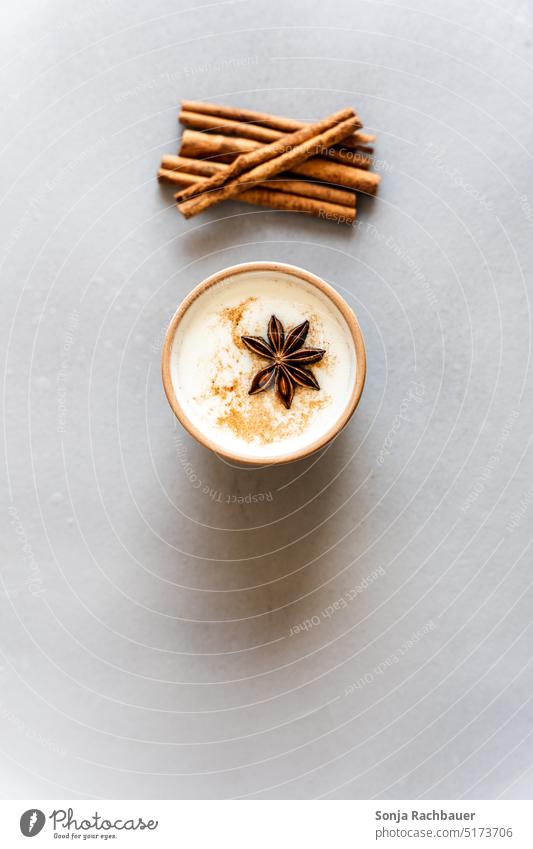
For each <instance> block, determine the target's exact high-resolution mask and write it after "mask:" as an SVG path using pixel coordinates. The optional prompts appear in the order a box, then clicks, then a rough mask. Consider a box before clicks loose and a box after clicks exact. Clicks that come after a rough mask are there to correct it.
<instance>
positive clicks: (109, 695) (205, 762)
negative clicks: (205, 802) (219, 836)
mask: <svg viewBox="0 0 533 849" xmlns="http://www.w3.org/2000/svg"><path fill="white" fill-rule="evenodd" d="M528 5H529V4H527V3H526V2H521V0H506V2H503V0H499V1H498V2H490V1H489V0H472V2H471V3H464V2H459V0H429V2H426V0H391V2H381V0H380V1H379V2H378V0H370V2H365V0H338V2H336V3H334V4H331V3H318V2H303V0H293V2H291V3H288V2H282V0H269V2H268V3H267V2H260V0H243V2H211V3H191V4H190V5H187V3H186V2H185V0H177V2H170V1H169V0H155V2H154V1H152V2H150V3H148V2H144V3H142V2H139V0H133V2H132V0H127V2H126V0H113V2H111V0H94V2H91V3H89V4H86V3H82V2H81V0H75V2H71V0H46V2H43V0H40V2H35V0H34V2H28V3H24V4H20V3H14V2H12V3H11V5H10V7H9V9H8V12H9V14H8V20H7V24H6V25H5V27H4V29H3V32H2V34H1V40H2V47H3V53H2V55H3V64H4V69H3V74H2V78H1V83H0V85H1V90H2V98H1V109H2V129H3V132H2V135H3V141H2V153H1V164H2V168H1V177H0V179H1V201H0V210H1V216H2V233H3V238H2V244H1V251H0V253H1V263H2V278H3V280H2V300H3V306H2V310H1V315H0V321H1V324H2V333H1V345H2V353H3V367H2V378H3V413H4V416H5V428H4V430H3V447H4V449H5V451H3V452H2V464H3V467H4V468H3V472H4V476H3V480H5V482H6V486H5V487H4V488H3V493H2V498H3V507H2V514H1V515H2V517H3V525H4V527H5V531H4V533H3V534H2V543H1V544H2V572H1V580H2V583H1V588H0V589H1V599H0V600H1V610H2V612H1V619H0V651H1V654H0V724H1V737H2V739H1V742H0V749H1V758H0V793H1V794H2V795H3V796H4V797H33V798H37V797H46V798H57V797H73V798H78V797H80V798H81V797H104V798H105V797H107V798H113V797H119V798H144V797H146V798H196V797H198V798H226V797H253V798H314V797H326V798H371V797H374V796H376V797H384V798H391V799H393V798H416V797H422V798H461V797H465V798H492V797H494V798H495V797H499V796H501V797H505V798H525V797H528V796H530V795H531V789H532V784H533V734H532V729H533V725H532V703H531V697H532V683H533V668H532V665H531V630H530V625H531V619H532V616H531V599H532V591H531V584H532V580H533V576H532V574H531V562H532V556H531V519H532V516H533V486H532V483H531V481H532V477H533V456H532V449H531V444H530V443H531V417H532V412H533V399H532V381H531V373H530V353H531V350H530V343H531V312H530V300H529V299H530V290H531V286H530V280H531V274H532V271H533V267H532V259H533V252H532V248H531V245H532V243H533V238H532V237H533V189H532V176H531V174H532V172H531V153H530V151H531V147H532V143H533V122H532V120H531V115H532V98H531V91H532V77H533V75H532V64H531V61H532V60H531V57H532V43H533V31H532V25H533V13H532V10H531V6H529V8H528ZM187 97H188V98H197V99H212V100H218V101H219V102H222V103H225V102H227V103H233V104H235V105H243V106H249V107H252V108H253V107H255V108H261V109H263V110H265V111H270V112H276V113H279V114H286V115H291V116H296V117H300V118H302V119H307V118H318V117H321V116H323V115H324V114H328V113H330V112H332V111H333V110H334V109H337V108H340V107H341V106H344V105H346V104H353V105H354V106H355V107H356V108H357V109H358V111H359V112H360V114H361V116H362V117H363V119H364V121H365V126H367V127H368V128H369V129H370V130H371V131H375V132H377V133H378V135H379V140H378V144H377V148H376V159H377V163H376V164H377V167H378V168H379V170H380V171H381V173H382V175H383V183H382V191H381V192H380V194H379V198H377V199H376V200H375V201H370V200H368V199H366V200H365V201H362V202H361V203H360V212H359V223H358V226H357V227H356V228H355V229H350V228H346V227H341V226H336V225H334V224H330V223H327V222H324V221H318V220H309V219H307V218H306V217H304V216H302V217H299V216H296V215H293V214H284V213H276V212H272V211H268V210H261V209H253V208H251V207H247V206H244V205H241V204H238V203H229V204H227V205H225V206H224V207H220V208H217V209H213V210H211V211H209V212H208V213H207V214H205V215H204V216H202V217H201V218H198V219H195V220H194V221H190V222H186V221H184V220H183V219H182V218H181V217H180V216H179V215H178V213H177V212H176V211H175V209H174V208H173V205H172V196H171V193H170V192H169V191H168V190H166V189H162V188H161V187H159V186H158V185H157V182H156V180H155V178H154V174H155V170H156V167H157V165H158V160H159V157H160V155H161V154H162V153H163V152H174V151H175V150H176V148H177V140H178V135H179V129H178V126H177V124H176V115H177V109H178V101H179V100H180V99H181V98H187ZM253 259H277V260H282V261H288V262H292V263H294V264H297V265H301V266H304V267H306V268H308V269H310V270H312V271H314V272H315V273H317V274H319V275H321V276H323V277H325V278H326V279H328V280H329V281H330V282H331V283H332V284H333V285H335V286H336V287H337V288H338V289H339V290H340V291H341V292H342V293H343V294H344V296H345V297H346V298H347V300H348V301H349V303H350V304H351V305H352V306H353V307H354V308H355V310H356V311H357V313H358V316H359V318H360V322H361V325H362V329H363V332H364V335H365V339H366V345H367V353H368V378H367V385H366V388H365V391H364V395H363V399H362V402H361V405H360V407H359V409H358V411H357V413H356V416H355V417H354V419H353V420H352V422H351V423H350V425H349V427H348V428H347V429H346V430H345V432H344V433H343V434H342V435H341V436H340V438H339V439H337V441H336V442H335V443H334V444H333V445H331V446H330V447H329V448H328V449H327V450H325V451H323V453H321V454H320V455H318V456H315V457H313V458H312V459H311V460H308V461H305V462H300V463H298V464H296V465H291V466H287V467H283V468H272V469H268V468H267V469H262V470H246V469H242V468H233V467H232V466H231V465H230V464H228V463H226V462H223V461H222V460H220V459H218V458H217V457H216V456H214V455H211V454H210V453H208V452H207V451H206V450H204V449H203V448H201V447H200V446H199V445H197V444H196V443H195V442H194V441H193V440H192V439H191V438H189V437H188V435H187V434H186V433H185V432H184V431H183V430H182V429H181V428H180V427H179V425H178V424H177V423H176V422H175V420H174V419H173V416H172V413H171V412H170V410H169V408H168V406H167V404H166V401H165V398H164V395H163V392H162V388H161V383H160V375H159V362H160V345H161V338H162V335H163V333H164V330H165V327H166V325H167V323H168V321H169V318H170V316H171V315H172V313H173V311H174V310H175V308H176V306H177V304H178V303H179V301H180V300H181V299H182V297H183V296H184V295H185V294H186V293H187V292H189V290H190V289H191V288H192V287H193V286H194V285H195V284H196V283H197V282H198V281H199V280H201V279H202V278H203V277H205V276H206V275H207V274H209V273H211V272H214V271H216V270H218V269H220V268H222V267H224V266H226V265H230V264H233V263H236V262H242V261H246V260H253ZM252 496H260V497H258V499H257V500H255V499H254V498H252Z"/></svg>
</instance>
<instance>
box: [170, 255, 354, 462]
mask: <svg viewBox="0 0 533 849" xmlns="http://www.w3.org/2000/svg"><path fill="white" fill-rule="evenodd" d="M272 314H275V315H277V317H278V318H279V319H280V320H281V321H282V323H283V325H284V327H285V330H286V331H287V330H288V329H290V327H292V326H294V325H296V324H298V323H300V322H301V321H304V320H305V319H309V321H310V329H309V334H308V338H307V340H306V341H305V343H304V344H305V345H306V346H308V345H309V346H310V347H319V348H324V349H325V350H326V354H325V356H324V359H323V361H321V362H320V363H317V364H315V365H313V366H311V369H312V371H313V373H314V375H315V377H316V378H317V379H318V381H319V383H320V391H319V392H316V391H315V390H313V389H308V388H301V387H299V386H298V387H297V389H296V393H295V397H294V401H293V404H292V405H291V409H290V410H286V409H285V407H284V406H283V405H282V403H281V401H280V399H279V398H278V397H277V395H276V393H275V391H274V390H273V388H272V387H270V388H269V389H267V390H265V391H264V392H261V393H260V394H257V395H250V394H249V392H248V390H249V387H250V383H251V379H252V377H253V375H254V374H255V373H256V372H257V371H259V370H260V369H261V368H264V367H265V366H266V365H268V363H267V362H266V361H265V360H262V359H261V358H260V357H259V356H257V355H255V354H253V353H251V352H250V351H248V349H247V348H246V346H244V344H243V343H242V342H241V336H242V335H251V336H262V337H263V338H266V335H267V325H268V321H269V319H270V316H271V315H272ZM365 375H366V358H365V347H364V342H363V337H362V334H361V330H360V328H359V324H358V322H357V319H356V317H355V314H354V312H353V310H352V309H351V308H350V307H349V306H348V304H347V303H346V301H345V300H344V299H343V298H342V297H341V296H340V295H339V293H338V292H337V291H336V290H335V289H333V287H332V286H330V285H329V284H328V283H326V282H325V281H324V280H322V279H320V278H319V277H316V276H315V275H314V274H311V273H310V272H309V271H305V270H304V269H302V268H298V267H296V266H292V265H287V264H285V263H278V262H249V263H243V264H242V265H235V266H231V267H230V268H225V269H223V270H222V271H219V272H217V273H216V274H213V275H212V276H210V277H208V278H207V279H206V280H204V281H202V282H201V283H200V284H199V285H198V286H196V287H195V288H194V289H193V290H192V292H191V293H190V294H189V295H187V297H186V298H185V299H184V301H183V302H182V303H181V305H180V306H179V308H178V310H177V311H176V313H175V314H174V316H173V318H172V321H171V322H170V325H169V327H168V330H167V333H166V337H165V341H164V344H163V356H162V376H163V386H164V389H165V393H166V396H167V399H168V402H169V404H170V406H171V408H172V410H173V412H174V414H175V415H176V417H177V418H178V420H179V421H180V422H181V424H182V425H183V427H184V428H185V429H186V430H188V431H189V433H190V434H191V435H192V436H194V437H195V439H197V440H198V441H199V442H200V443H201V444H202V445H204V446H205V447H207V448H209V449H210V450H212V451H214V452H215V453H216V454H219V455H221V456H223V457H225V458H226V459H228V460H231V461H234V462H237V463H243V464H246V465H265V464H267V465H271V464H278V463H289V462H292V461H293V460H300V459H302V458H304V457H307V456H309V455H310V454H313V453H314V452H315V451H318V450H319V449H320V448H322V447H324V446H325V445H326V444H327V443H328V442H330V440H332V439H333V438H334V437H335V436H336V435H337V434H338V433H339V432H340V431H341V430H342V428H343V427H344V426H345V425H346V423H347V422H348V421H349V419H350V418H351V416H352V414H353V412H354V410H355V408H356V407H357V404H358V402H359V399H360V397H361V393H362V391H363V386H364V382H365Z"/></svg>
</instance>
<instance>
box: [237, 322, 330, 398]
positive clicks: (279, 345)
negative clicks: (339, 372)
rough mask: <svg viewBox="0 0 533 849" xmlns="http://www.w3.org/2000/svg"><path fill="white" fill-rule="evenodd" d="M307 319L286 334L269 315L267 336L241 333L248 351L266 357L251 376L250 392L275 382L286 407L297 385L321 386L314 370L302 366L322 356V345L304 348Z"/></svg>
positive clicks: (323, 352)
mask: <svg viewBox="0 0 533 849" xmlns="http://www.w3.org/2000/svg"><path fill="white" fill-rule="evenodd" d="M308 331H309V322H308V321H302V323H301V324H298V325H297V326H296V327H293V328H292V330H289V332H288V333H287V335H286V336H285V331H284V329H283V325H282V323H281V321H280V320H279V319H278V318H276V316H275V315H273V316H272V318H271V319H270V321H269V323H268V333H267V336H268V339H263V338H262V337H261V336H241V339H242V341H243V342H244V344H245V345H246V347H247V348H249V349H250V351H253V353H254V354H257V355H258V356H260V357H263V358H264V359H265V360H269V365H268V366H267V367H266V368H264V369H261V371H258V372H257V374H256V375H255V377H254V379H253V380H252V385H251V386H250V391H249V395H257V393H258V392H263V390H264V389H268V387H269V386H271V385H272V384H275V386H276V391H277V393H278V395H279V397H280V398H281V400H282V401H283V403H284V404H285V406H286V408H287V409H288V410H289V409H290V406H291V404H292V399H293V398H294V390H295V389H296V387H297V386H307V387H308V388H309V389H320V386H319V385H318V381H317V379H316V377H315V376H314V374H313V373H312V372H311V371H309V369H307V368H305V366H308V365H311V363H317V362H318V361H319V360H321V359H322V357H323V356H324V354H325V353H326V352H325V350H323V349H322V348H304V347H303V344H304V342H305V340H306V337H307V333H308Z"/></svg>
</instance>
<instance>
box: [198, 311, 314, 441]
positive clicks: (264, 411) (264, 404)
mask: <svg viewBox="0 0 533 849" xmlns="http://www.w3.org/2000/svg"><path fill="white" fill-rule="evenodd" d="M255 300H257V299H256V298H254V297H250V298H247V299H246V300H245V301H242V302H241V303H240V304H238V305H237V306H235V307H224V308H223V309H222V310H221V311H220V317H221V318H223V319H225V320H226V321H227V322H229V324H230V328H231V338H232V341H233V344H234V345H236V346H237V347H238V348H241V349H242V348H244V345H243V343H242V341H241V336H242V335H243V334H245V333H250V332H251V329H250V328H249V327H244V326H243V318H244V315H245V313H246V310H247V308H248V306H249V305H250V303H251V302H253V301H255ZM312 318H313V320H314V327H315V328H316V327H319V326H320V319H319V317H318V316H313V317H312ZM225 351H226V352H227V353H228V354H230V351H229V347H226V348H225ZM254 359H255V358H254ZM260 363H261V361H260V358H259V357H258V358H257V362H254V364H253V365H252V367H251V368H250V369H249V370H248V371H247V372H242V373H239V374H236V375H234V376H233V379H232V380H230V381H229V382H228V381H225V382H224V381H221V380H220V378H218V377H214V378H213V379H212V381H211V391H210V394H211V395H216V396H217V397H218V398H220V399H221V401H223V402H224V406H225V410H224V412H223V413H222V414H221V415H220V416H218V418H217V424H218V425H220V426H222V427H227V428H229V429H230V430H231V431H233V433H234V434H235V435H236V436H238V437H239V438H241V439H243V440H244V441H245V442H254V441H256V440H259V441H260V442H262V443H263V444H265V445H268V444H270V443H272V442H275V441H278V440H281V439H285V438H287V437H290V436H296V435H297V434H299V433H301V432H302V431H303V430H305V428H306V426H307V424H308V422H309V421H310V419H311V418H312V416H313V415H314V413H315V412H316V411H317V410H319V409H322V408H323V407H325V406H326V404H327V403H328V401H329V397H328V396H327V395H323V396H322V397H319V398H312V399H309V400H308V401H307V403H306V404H305V407H304V406H303V404H301V403H300V404H299V403H298V401H299V400H300V401H301V400H303V399H304V398H305V396H309V395H310V394H312V395H314V394H315V391H314V390H312V389H304V388H302V387H298V389H297V391H296V395H295V399H294V401H293V406H292V408H291V409H290V410H286V409H285V408H284V407H282V404H281V401H280V400H279V399H278V398H277V396H276V394H275V393H274V392H273V391H270V390H266V391H265V392H262V393H260V394H258V395H249V394H248V389H249V387H250V384H251V382H252V378H253V376H254V374H255V373H256V372H257V371H258V368H261V364H260ZM215 371H216V372H217V374H218V373H220V374H222V373H223V362H222V358H221V357H220V356H219V357H217V362H216V369H215Z"/></svg>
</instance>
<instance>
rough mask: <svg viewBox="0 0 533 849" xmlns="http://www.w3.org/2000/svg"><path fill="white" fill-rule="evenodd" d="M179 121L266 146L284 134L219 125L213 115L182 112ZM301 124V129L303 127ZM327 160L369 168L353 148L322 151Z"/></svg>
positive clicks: (255, 126) (234, 124) (256, 126)
mask: <svg viewBox="0 0 533 849" xmlns="http://www.w3.org/2000/svg"><path fill="white" fill-rule="evenodd" d="M179 120H180V121H181V123H182V124H184V126H186V127H194V128H195V129H197V130H218V132H219V133H222V134H223V135H225V136H236V137H237V138H244V139H251V140H253V141H258V142H262V143H263V144H268V143H269V142H272V141H276V139H279V138H283V136H284V135H285V133H283V132H281V131H280V130H272V129H270V128H269V127H261V126H260V125H259V124H245V123H243V122H242V121H232V120H229V119H224V123H221V118H217V117H216V116H214V115H204V114H202V113H200V112H187V111H186V110H183V109H182V111H181V112H180V114H179ZM305 126H306V125H305V124H302V127H305ZM321 155H322V156H325V157H326V158H327V159H333V160H334V161H336V162H344V163H346V164H347V165H356V166H357V167H358V168H369V167H370V159H369V158H368V156H366V154H364V153H362V152H361V151H358V150H355V149H353V148H348V147H343V149H341V150H338V149H337V148H335V147H331V148H328V149H327V150H324V151H323V152H322V154H321Z"/></svg>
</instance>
